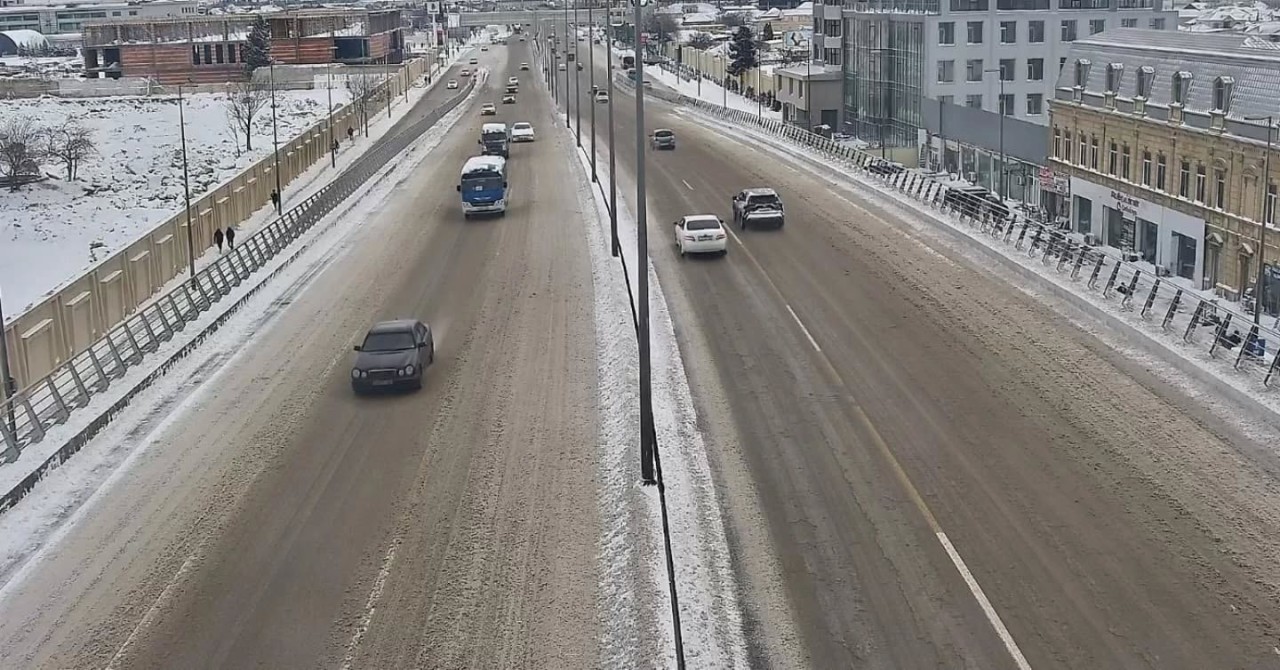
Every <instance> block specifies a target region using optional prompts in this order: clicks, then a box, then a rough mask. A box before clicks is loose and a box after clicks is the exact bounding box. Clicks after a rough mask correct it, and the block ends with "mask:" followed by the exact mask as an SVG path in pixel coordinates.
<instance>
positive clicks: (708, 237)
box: [698, 235, 711, 242]
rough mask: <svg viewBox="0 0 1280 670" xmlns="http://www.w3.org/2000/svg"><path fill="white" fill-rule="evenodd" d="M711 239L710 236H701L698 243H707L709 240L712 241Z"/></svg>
mask: <svg viewBox="0 0 1280 670" xmlns="http://www.w3.org/2000/svg"><path fill="white" fill-rule="evenodd" d="M710 239H711V236H710V235H699V236H698V241H699V242H706V241H707V240H710Z"/></svg>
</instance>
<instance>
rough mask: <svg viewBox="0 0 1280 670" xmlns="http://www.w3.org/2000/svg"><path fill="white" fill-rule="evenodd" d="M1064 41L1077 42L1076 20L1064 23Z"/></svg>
mask: <svg viewBox="0 0 1280 670" xmlns="http://www.w3.org/2000/svg"><path fill="white" fill-rule="evenodd" d="M1062 41H1063V42H1074V41H1076V22H1075V21H1074V20H1071V21H1063V22H1062Z"/></svg>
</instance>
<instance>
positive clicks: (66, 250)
mask: <svg viewBox="0 0 1280 670" xmlns="http://www.w3.org/2000/svg"><path fill="white" fill-rule="evenodd" d="M317 83H318V84H320V85H321V86H323V80H320V81H318V82H317ZM332 93H333V104H334V107H335V108H336V107H337V106H339V105H340V104H345V103H346V102H347V101H348V100H349V98H350V96H349V94H348V92H347V91H346V89H345V88H344V87H341V86H340V85H339V84H337V83H336V82H335V85H334V89H333V91H332ZM328 94H329V91H328V90H325V89H324V88H322V87H321V88H317V89H312V90H301V91H277V93H276V104H277V112H276V121H277V127H278V129H279V136H280V143H281V145H283V144H285V143H286V142H287V141H288V140H290V139H291V138H293V137H294V136H295V135H297V134H299V133H300V132H301V131H302V130H304V129H305V128H307V127H308V126H310V125H312V124H314V123H316V122H317V121H319V120H321V119H323V118H324V117H325V115H326V114H327V112H328ZM226 99H227V97H226V96H225V95H223V94H212V93H198V94H193V95H188V96H185V98H184V101H183V106H184V114H185V115H186V135H187V162H188V165H189V170H190V180H191V198H192V200H195V199H196V198H198V197H200V196H201V195H203V194H204V193H205V192H207V191H209V190H211V189H212V188H214V187H216V186H217V185H218V184H220V183H222V182H224V181H226V180H228V179H230V178H232V177H233V176H234V175H235V174H236V173H238V172H240V171H241V170H243V169H245V168H246V167H247V166H249V165H250V164H252V163H253V162H254V161H256V160H258V159H259V158H261V157H262V156H264V155H266V154H268V153H270V152H271V148H272V144H271V109H270V106H269V105H268V106H266V107H264V108H263V109H262V111H261V112H259V113H258V117H257V119H256V121H255V124H254V133H253V150H252V151H245V148H244V137H243V135H240V136H239V137H237V136H235V135H233V133H232V130H231V128H230V124H229V123H228V120H227V102H226ZM4 115H5V117H6V118H8V117H9V116H10V115H13V116H23V115H27V116H31V117H33V118H34V119H35V120H36V121H37V122H38V123H40V124H41V125H44V126H57V125H59V124H61V123H62V122H63V121H64V120H65V119H68V118H74V119H77V120H78V121H80V122H81V123H82V124H83V125H84V126H85V127H86V128H88V129H89V130H91V131H92V133H93V139H94V141H95V142H96V143H97V151H96V152H95V153H94V155H92V156H90V157H89V159H88V160H86V161H85V162H84V164H83V165H81V167H80V169H79V174H78V178H77V179H76V180H75V181H70V182H69V181H67V180H66V174H65V171H64V170H63V168H62V166H61V165H58V164H55V163H49V164H46V165H45V167H44V171H45V172H46V173H47V174H49V175H51V178H50V179H48V180H46V181H44V182H41V183H38V184H33V185H30V186H25V187H23V188H21V189H20V190H18V191H10V190H7V189H5V190H0V288H2V289H3V291H4V298H5V305H6V308H7V309H6V312H7V313H8V314H10V315H16V314H18V313H21V312H22V311H25V310H26V308H27V307H29V306H30V305H31V304H32V303H34V302H36V301H38V300H39V299H41V298H42V297H43V296H45V295H47V294H48V293H49V292H51V291H52V290H54V289H55V288H57V287H58V286H60V285H62V284H63V283H65V282H67V281H68V280H70V279H71V278H72V277H74V276H75V275H77V274H79V273H80V272H81V271H83V270H84V269H85V268H87V267H88V266H89V265H90V264H91V263H93V262H94V261H95V260H101V259H102V258H104V257H106V256H107V255H109V254H110V253H112V252H113V251H115V250H116V249H119V248H121V247H123V246H125V245H126V244H128V243H130V242H132V241H133V240H134V239H136V238H137V237H138V236H139V235H141V234H142V233H143V232H145V231H147V230H150V229H151V228H153V227H155V226H156V225H157V224H159V223H160V222H162V221H164V220H165V219H167V218H169V217H170V216H172V215H173V214H175V213H177V212H179V211H181V210H182V207H183V178H182V143H181V141H180V132H179V124H178V102H177V98H176V97H174V96H164V97H160V96H153V97H118V98H79V99H77V98H51V97H47V98H34V99H13V100H6V101H5V102H4Z"/></svg>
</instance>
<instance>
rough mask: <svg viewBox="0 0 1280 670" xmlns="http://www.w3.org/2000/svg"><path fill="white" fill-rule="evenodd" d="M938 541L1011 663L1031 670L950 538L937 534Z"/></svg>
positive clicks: (1020, 669) (941, 533) (1024, 669)
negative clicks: (993, 630)
mask: <svg viewBox="0 0 1280 670" xmlns="http://www.w3.org/2000/svg"><path fill="white" fill-rule="evenodd" d="M938 541H939V542H941V543H942V548H943V549H946V550H947V556H950V557H951V562H952V563H954V564H955V566H956V569H957V570H959V571H960V576H961V577H963V578H964V583H965V584H968V585H969V591H970V592H971V593H973V597H974V598H977V599H978V605H980V606H981V607H982V611H983V612H984V613H985V614H986V615H987V621H990V622H991V625H992V626H993V627H994V628H995V629H996V635H999V636H1000V641H1001V642H1003V643H1004V647H1005V649H1007V650H1008V651H1009V655H1010V656H1013V662H1014V663H1015V664H1017V666H1018V668H1019V670H1031V664H1030V663H1027V659H1026V657H1024V656H1023V655H1022V650H1021V649H1018V643H1016V642H1014V641H1013V636H1012V635H1010V634H1009V629H1008V628H1005V626H1004V622H1003V621H1001V620H1000V615H999V614H997V613H996V608H995V607H993V606H992V605H991V601H990V600H987V594H985V593H983V592H982V586H981V585H979V584H978V580H977V579H974V577H973V573H971V572H969V566H967V565H965V564H964V559H963V558H960V552H958V551H956V548H955V547H954V546H952V544H951V540H950V538H948V537H947V534H946V533H943V532H939V533H938Z"/></svg>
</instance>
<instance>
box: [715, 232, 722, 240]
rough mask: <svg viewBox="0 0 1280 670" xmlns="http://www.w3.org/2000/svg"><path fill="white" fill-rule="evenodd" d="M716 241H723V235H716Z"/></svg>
mask: <svg viewBox="0 0 1280 670" xmlns="http://www.w3.org/2000/svg"><path fill="white" fill-rule="evenodd" d="M716 239H717V240H723V239H724V233H716Z"/></svg>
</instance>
